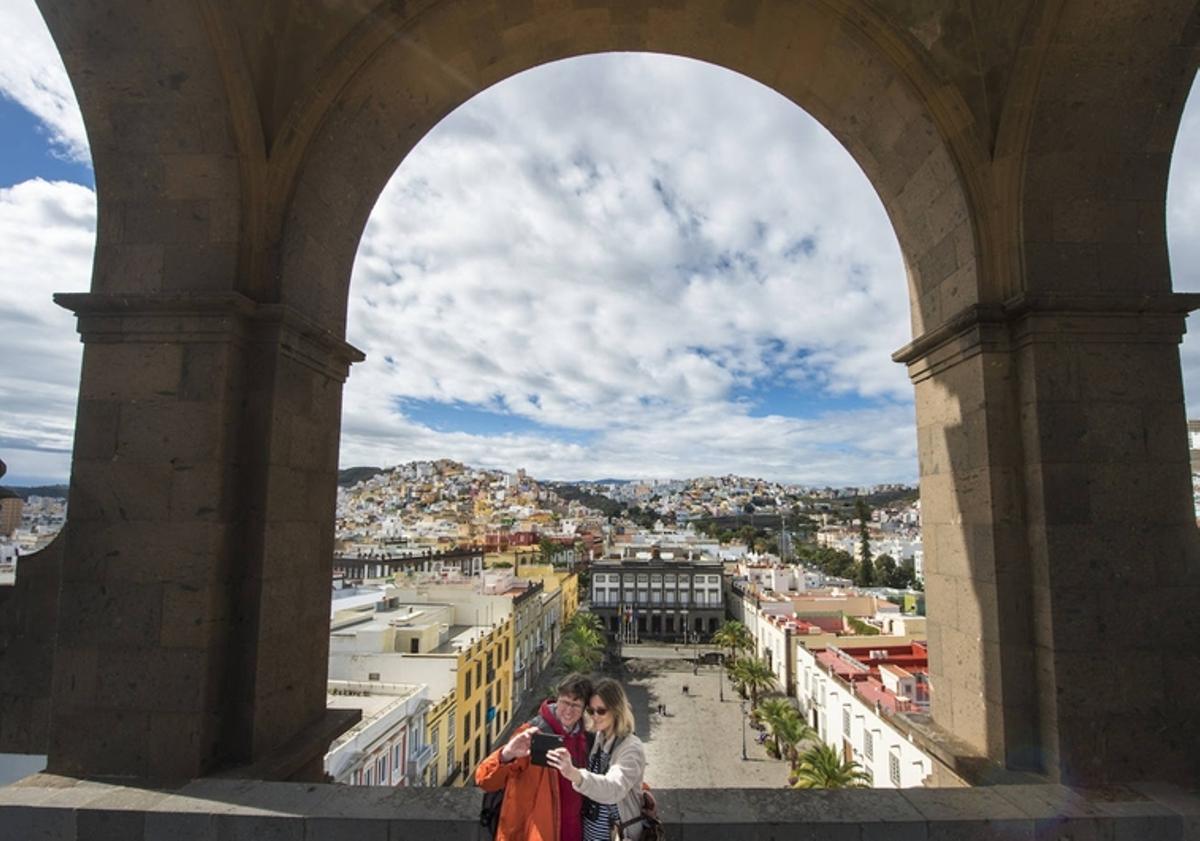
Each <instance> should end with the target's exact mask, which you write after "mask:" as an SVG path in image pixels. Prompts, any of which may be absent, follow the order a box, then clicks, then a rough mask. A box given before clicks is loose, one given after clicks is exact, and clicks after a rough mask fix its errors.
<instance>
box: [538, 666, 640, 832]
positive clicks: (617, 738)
mask: <svg viewBox="0 0 1200 841" xmlns="http://www.w3.org/2000/svg"><path fill="white" fill-rule="evenodd" d="M587 712H588V725H589V727H590V728H591V729H592V730H593V731H594V732H595V734H596V740H595V742H594V744H593V745H592V750H591V754H590V755H589V756H588V759H587V763H586V767H580V766H581V764H582V763H579V762H577V761H575V759H574V757H573V756H571V755H570V754H569V753H568V752H567V751H566V750H564V749H562V748H558V749H555V750H552V751H550V753H549V755H548V756H547V759H548V761H549V762H550V765H551V766H552V767H554V768H557V769H558V772H559V773H560V774H561V775H562V776H563V778H564V779H566V780H569V781H570V784H571V785H572V786H573V787H574V789H575V790H576V791H577V792H579V793H580V794H581V795H583V796H584V797H585V798H587V800H586V802H585V806H584V813H583V839H584V841H610V840H611V838H612V837H613V836H612V828H613V827H614V826H615V827H617V828H618V837H620V838H622V839H630V841H637V839H639V838H640V837H641V835H642V820H641V817H642V808H643V792H642V777H643V775H644V774H645V770H646V750H645V748H644V747H643V745H642V740H641V739H639V738H638V737H637V735H636V734H635V733H634V732H633V709H632V708H631V707H630V705H629V699H628V698H627V697H626V696H625V690H624V689H623V688H621V684H619V683H617V682H616V681H615V680H612V679H611V678H600V680H598V681H596V686H595V689H594V690H593V693H592V696H591V700H590V701H589V702H588V706H587Z"/></svg>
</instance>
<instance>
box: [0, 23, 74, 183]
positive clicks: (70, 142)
mask: <svg viewBox="0 0 1200 841" xmlns="http://www.w3.org/2000/svg"><path fill="white" fill-rule="evenodd" d="M0 56H3V57H4V58H3V60H0V92H2V93H3V94H4V95H5V96H8V97H10V98H11V99H13V100H15V101H16V102H18V103H20V104H21V105H23V106H24V107H25V108H26V109H28V110H29V111H30V112H31V113H33V114H34V116H36V117H37V118H38V119H40V120H41V121H42V123H43V124H45V126H46V128H47V131H48V133H49V139H50V141H51V143H52V144H53V146H54V149H55V151H56V152H58V153H59V154H61V155H62V156H64V157H66V158H68V159H70V160H73V161H78V162H80V163H90V162H91V156H90V155H89V153H88V142H87V135H86V133H85V132H84V128H83V115H82V114H81V113H80V112H79V105H78V104H77V103H76V101H75V91H74V89H73V88H72V87H71V82H70V79H68V77H67V71H66V68H64V67H63V63H62V59H61V58H60V57H59V54H58V48H57V47H55V45H54V41H53V40H52V39H51V37H50V32H49V30H47V29H46V22H45V21H44V20H43V19H42V15H41V12H39V11H38V8H37V5H36V4H34V3H33V0H17V2H13V0H6V2H4V3H3V4H2V5H0Z"/></svg>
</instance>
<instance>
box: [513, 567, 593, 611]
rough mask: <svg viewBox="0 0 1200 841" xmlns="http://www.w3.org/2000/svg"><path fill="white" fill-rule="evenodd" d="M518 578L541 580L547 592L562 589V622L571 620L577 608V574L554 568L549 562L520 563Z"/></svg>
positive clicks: (517, 571)
mask: <svg viewBox="0 0 1200 841" xmlns="http://www.w3.org/2000/svg"><path fill="white" fill-rule="evenodd" d="M516 573H517V577H518V578H532V579H533V580H535V581H541V582H542V586H543V587H545V588H546V592H547V593H554V592H558V591H560V590H561V591H562V599H561V610H562V617H561V619H562V623H563V624H564V625H565V624H566V623H567V622H570V621H571V617H572V616H574V615H575V611H577V610H578V609H579V574H578V573H575V572H571V571H569V570H563V569H555V568H554V567H553V566H551V565H550V564H525V563H522V564H520V566H518V567H517V570H516Z"/></svg>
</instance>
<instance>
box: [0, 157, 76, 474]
mask: <svg viewBox="0 0 1200 841" xmlns="http://www.w3.org/2000/svg"><path fill="white" fill-rule="evenodd" d="M95 241H96V197H95V194H94V193H93V192H92V191H91V190H90V189H88V188H87V187H81V186H80V185H78V184H72V183H69V182H65V181H56V182H47V181H42V180H40V179H35V180H32V181H26V182H23V183H21V184H17V185H16V186H14V187H11V188H2V189H0V266H4V267H5V277H4V282H3V283H0V360H4V365H3V374H2V375H0V457H2V458H3V460H4V461H5V462H6V463H7V464H8V468H9V473H10V474H12V476H39V477H48V478H52V477H65V476H66V475H67V473H68V471H69V466H70V451H71V440H72V436H73V430H74V423H75V404H76V399H77V394H78V390H79V360H80V354H81V349H82V348H81V345H80V344H79V338H78V336H77V334H76V332H75V319H74V316H73V315H72V314H71V313H70V312H68V311H66V310H64V309H61V308H59V307H57V306H55V304H54V303H53V301H52V299H51V296H52V295H53V293H55V292H75V291H83V290H86V289H87V287H88V280H89V278H90V277H91V270H92V250H93V248H94V245H95ZM11 478H12V477H11V476H10V481H11Z"/></svg>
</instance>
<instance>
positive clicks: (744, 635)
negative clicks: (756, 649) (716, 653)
mask: <svg viewBox="0 0 1200 841" xmlns="http://www.w3.org/2000/svg"><path fill="white" fill-rule="evenodd" d="M712 641H713V642H714V643H716V644H717V645H719V646H721V647H722V648H727V649H729V659H731V660H732V659H733V657H734V656H735V654H736V652H738V651H748V650H750V649H751V648H753V646H754V639H753V638H752V637H751V636H750V631H749V630H748V629H747V628H746V626H745V625H743V624H742V623H741V622H739V621H737V620H736V619H729V620H726V621H725V622H722V623H721V627H720V628H717V630H716V632H715V633H714V634H713V635H712Z"/></svg>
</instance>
